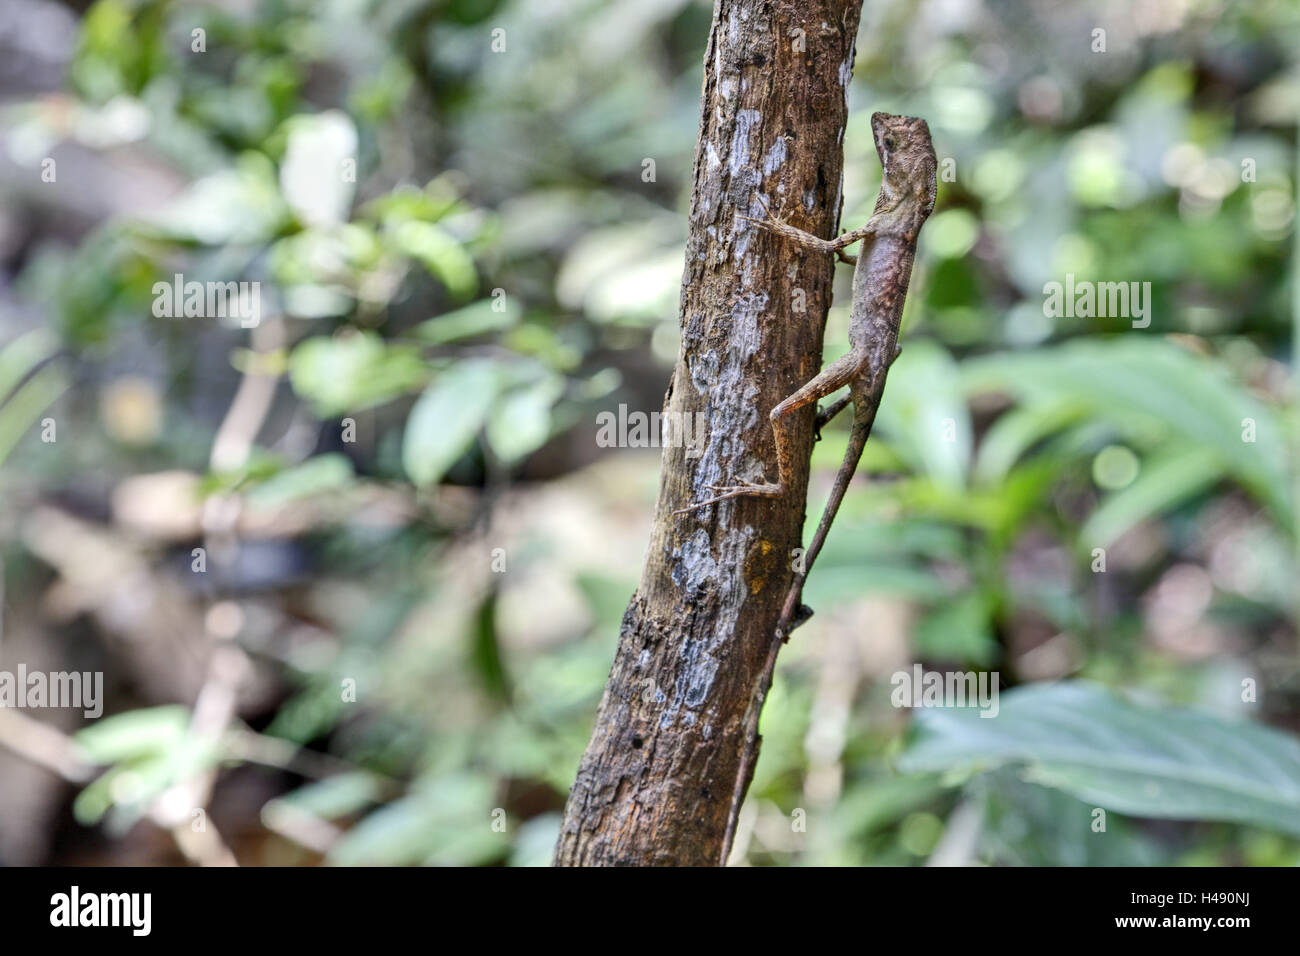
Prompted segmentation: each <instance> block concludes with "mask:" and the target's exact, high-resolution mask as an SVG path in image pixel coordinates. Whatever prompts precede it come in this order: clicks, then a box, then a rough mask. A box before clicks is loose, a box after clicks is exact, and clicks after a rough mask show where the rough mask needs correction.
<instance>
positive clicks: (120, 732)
mask: <svg viewBox="0 0 1300 956" xmlns="http://www.w3.org/2000/svg"><path fill="white" fill-rule="evenodd" d="M189 724H190V712H189V711H188V710H186V709H185V708H184V707H181V706H180V705H179V704H174V705H170V706H165V707H149V708H146V709H143V710H129V711H127V712H126V713H124V714H115V715H114V716H112V717H104V718H101V719H100V720H97V721H95V722H94V723H93V724H91V725H90V726H89V727H87V728H86V729H85V730H82V731H80V732H78V733H77V735H76V741H77V744H78V745H79V746H80V747H81V749H82V750H84V751H85V752H86V755H87V756H88V757H89V758H90V759H91V760H93V761H94V762H95V763H99V764H108V763H115V762H116V761H119V760H129V759H131V758H133V757H143V756H147V755H149V754H156V753H160V752H163V751H166V750H168V749H170V748H171V747H174V746H176V745H177V744H178V743H179V742H180V741H182V740H184V738H185V735H186V733H187V732H188V728H189Z"/></svg>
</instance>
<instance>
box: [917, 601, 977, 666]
mask: <svg viewBox="0 0 1300 956" xmlns="http://www.w3.org/2000/svg"><path fill="white" fill-rule="evenodd" d="M992 612H993V608H992V602H991V600H990V598H989V596H988V595H986V594H984V593H983V592H981V591H968V592H967V593H966V594H965V595H963V596H961V597H958V598H955V599H953V600H950V601H947V602H945V603H943V604H941V605H939V606H938V607H936V608H935V609H934V610H932V611H930V612H929V613H928V614H926V615H925V617H923V618H921V620H920V621H919V622H918V623H917V625H916V632H915V638H916V650H917V653H919V654H920V655H921V656H922V657H925V658H937V659H939V660H944V661H957V662H967V661H968V662H970V663H972V664H975V665H977V666H981V667H985V666H988V665H989V664H991V663H993V660H994V659H995V658H996V657H997V649H998V646H997V642H996V641H995V640H994V639H993V625H992V621H991V616H992Z"/></svg>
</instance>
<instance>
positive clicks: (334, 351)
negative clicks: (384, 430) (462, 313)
mask: <svg viewBox="0 0 1300 956" xmlns="http://www.w3.org/2000/svg"><path fill="white" fill-rule="evenodd" d="M427 374H428V370H427V368H426V366H425V364H424V360H423V359H422V358H421V357H420V353H419V350H418V349H415V348H412V347H409V346H397V345H389V344H388V343H386V342H385V341H384V340H383V339H381V338H380V337H379V336H378V335H376V334H375V333H374V332H358V333H355V334H352V335H345V336H341V337H338V338H324V337H318V338H311V339H307V340H306V341H305V342H303V343H301V344H300V345H299V346H298V347H297V348H295V349H294V350H293V354H291V355H290V356H289V380H290V381H291V382H292V383H293V387H294V390H295V391H297V392H298V394H299V395H302V396H303V397H304V398H306V399H307V400H308V401H310V402H311V404H312V406H313V407H314V408H315V410H316V412H317V414H319V415H321V416H331V415H341V414H343V413H344V412H357V411H361V410H363V409H365V408H369V407H370V406H372V405H379V404H382V403H384V402H387V401H391V400H392V399H394V398H396V397H397V396H399V395H402V394H404V393H405V392H408V391H410V390H411V389H413V388H415V387H416V386H418V385H419V384H420V383H421V382H423V381H424V379H425V377H426V376H427Z"/></svg>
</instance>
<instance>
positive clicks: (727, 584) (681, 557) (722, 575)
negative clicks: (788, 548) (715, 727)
mask: <svg viewBox="0 0 1300 956" xmlns="http://www.w3.org/2000/svg"><path fill="white" fill-rule="evenodd" d="M755 535H756V533H755V531H754V528H753V526H752V525H746V526H745V527H744V528H743V529H740V528H729V529H727V531H726V533H725V534H723V536H722V540H721V542H720V544H719V546H718V554H717V557H714V554H713V549H712V546H711V542H710V539H709V535H708V532H706V531H705V530H704V529H703V528H698V529H696V531H695V533H694V534H692V535H691V536H690V538H688V539H687V540H686V541H685V542H683V543H682V545H681V546H680V547H679V548H677V549H675V550H674V551H673V568H672V574H673V582H674V583H675V584H676V585H677V586H678V587H679V588H681V589H682V590H683V591H684V592H685V596H686V597H687V598H690V597H692V596H698V597H703V596H704V595H705V594H716V595H718V597H719V599H720V600H721V602H722V604H721V606H720V607H719V608H718V612H717V614H716V615H715V617H714V625H715V626H714V629H713V632H712V634H710V635H709V638H708V640H707V641H706V640H702V639H687V640H685V641H683V643H682V647H681V650H680V651H679V652H678V657H679V658H680V660H681V666H680V667H679V669H678V672H677V680H676V682H675V683H674V685H673V690H672V693H671V694H669V695H668V701H667V704H666V705H665V707H664V709H663V710H662V711H661V712H660V715H659V724H660V726H661V727H670V726H672V723H673V721H674V720H676V719H677V717H678V715H679V714H680V715H681V717H682V720H683V721H684V722H685V723H687V724H693V723H695V720H696V716H695V714H693V713H690V711H694V710H698V709H699V708H700V707H701V706H703V704H704V702H705V701H706V700H707V699H708V696H709V691H710V690H712V688H713V682H714V680H715V679H716V678H717V675H718V666H719V660H718V657H717V656H716V652H717V651H718V650H720V649H721V648H722V647H724V646H725V645H726V644H727V643H728V642H729V641H731V640H732V639H733V638H734V637H735V634H736V624H737V622H738V621H739V620H740V611H741V607H742V606H743V605H744V603H745V598H746V596H747V595H748V594H749V588H748V587H747V586H746V584H745V580H744V574H745V570H744V568H745V554H746V553H747V552H748V551H749V548H750V546H751V544H752V542H753V540H754V538H755ZM692 592H703V593H699V594H697V595H693V594H692ZM683 709H685V712H683Z"/></svg>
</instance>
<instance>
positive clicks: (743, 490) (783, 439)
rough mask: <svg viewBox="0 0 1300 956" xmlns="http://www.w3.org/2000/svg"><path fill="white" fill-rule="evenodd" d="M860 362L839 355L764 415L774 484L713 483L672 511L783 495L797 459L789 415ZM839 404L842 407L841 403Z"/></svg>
mask: <svg viewBox="0 0 1300 956" xmlns="http://www.w3.org/2000/svg"><path fill="white" fill-rule="evenodd" d="M862 363H863V357H862V356H860V355H858V354H856V353H854V352H850V353H849V354H848V355H844V356H841V357H840V358H838V359H836V360H835V361H834V362H832V363H831V364H830V365H828V366H827V367H826V368H824V369H822V371H821V373H820V374H818V375H817V376H816V377H815V378H814V379H813V380H812V381H810V382H809V383H808V384H807V385H805V386H804V387H803V388H801V389H799V391H797V392H795V393H794V394H793V395H791V396H790V397H789V398H787V399H786V400H785V401H783V402H781V404H780V405H777V406H776V408H774V409H772V413H771V414H770V415H769V416H768V418H769V419H770V420H771V422H772V437H773V439H774V440H775V442H776V467H777V476H778V480H777V481H776V483H775V484H773V483H771V482H768V483H763V484H759V483H757V482H751V481H745V480H744V479H740V480H739V481H738V483H737V484H734V485H713V486H711V487H710V489H709V490H710V491H716V492H718V494H717V495H715V496H714V497H712V498H706V499H705V500H704V501H697V502H696V503H694V504H691V505H687V506H686V507H685V508H679V509H677V510H676V511H674V512H673V514H678V515H680V514H686V513H687V512H690V511H695V510H696V509H697V508H703V507H704V506H705V505H711V504H716V503H717V502H719V501H726V500H727V499H728V498H739V497H742V496H753V497H759V498H779V497H781V496H782V495H784V494H785V493H786V491H787V489H789V487H790V479H791V477H792V476H793V475H794V470H795V463H796V461H797V460H798V456H797V454H796V449H795V443H794V435H793V434H791V429H790V421H789V418H790V415H791V414H793V413H794V412H795V411H797V410H798V409H800V408H803V407H804V406H806V405H811V404H812V403H814V402H816V401H818V400H820V399H823V398H825V397H826V396H827V395H830V394H832V393H833V392H837V391H839V390H840V389H841V388H843V387H844V386H845V385H847V384H849V382H851V381H853V380H854V379H855V378H856V377H857V375H858V373H859V372H860V371H861V368H862ZM840 407H841V408H843V405H841V406H840Z"/></svg>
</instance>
